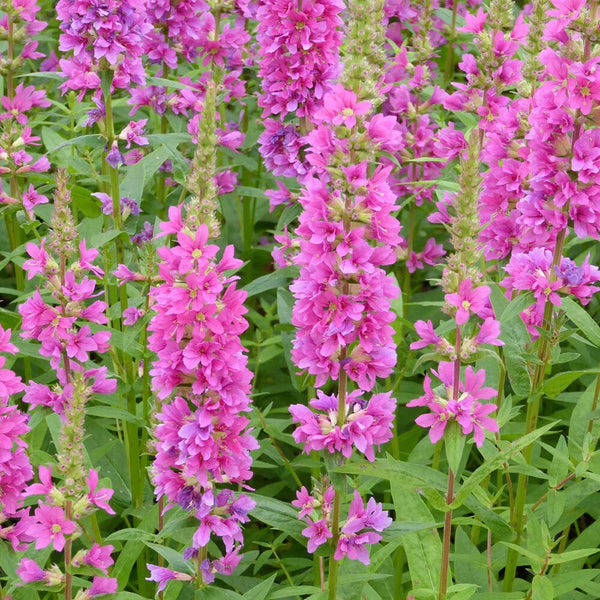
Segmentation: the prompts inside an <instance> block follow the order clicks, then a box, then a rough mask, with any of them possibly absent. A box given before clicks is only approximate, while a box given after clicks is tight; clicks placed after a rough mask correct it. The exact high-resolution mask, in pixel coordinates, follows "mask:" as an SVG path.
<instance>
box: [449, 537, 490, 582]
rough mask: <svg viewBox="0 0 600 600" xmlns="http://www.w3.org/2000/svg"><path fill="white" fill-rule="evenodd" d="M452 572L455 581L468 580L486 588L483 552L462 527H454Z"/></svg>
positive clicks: (485, 566)
mask: <svg viewBox="0 0 600 600" xmlns="http://www.w3.org/2000/svg"><path fill="white" fill-rule="evenodd" d="M453 558H454V561H453V563H454V574H455V578H456V580H457V581H468V582H471V583H473V584H475V587H476V588H477V587H480V588H481V589H486V588H487V585H488V570H487V560H486V556H485V553H482V552H480V551H479V549H478V548H477V546H475V544H473V542H472V541H471V539H470V538H469V536H468V535H467V534H466V533H465V530H464V528H463V527H457V528H456V536H455V546H454V554H453Z"/></svg>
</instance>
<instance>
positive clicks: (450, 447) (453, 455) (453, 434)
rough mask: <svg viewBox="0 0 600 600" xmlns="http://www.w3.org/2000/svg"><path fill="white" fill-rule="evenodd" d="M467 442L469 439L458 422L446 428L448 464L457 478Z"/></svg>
mask: <svg viewBox="0 0 600 600" xmlns="http://www.w3.org/2000/svg"><path fill="white" fill-rule="evenodd" d="M466 441H467V438H466V436H465V435H464V433H463V432H462V429H461V427H460V425H459V424H458V423H457V422H456V421H450V423H448V425H447V426H446V431H445V434H444V448H445V450H446V458H447V459H448V464H449V465H450V468H451V469H452V471H453V473H454V475H456V477H457V478H458V477H459V476H460V463H461V460H462V456H463V452H464V449H465V443H466Z"/></svg>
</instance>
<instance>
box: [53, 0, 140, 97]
mask: <svg viewBox="0 0 600 600" xmlns="http://www.w3.org/2000/svg"><path fill="white" fill-rule="evenodd" d="M56 15H57V18H58V20H59V21H60V30H61V34H60V38H59V47H58V48H59V50H60V51H61V52H63V53H69V55H68V57H65V58H61V59H60V61H59V62H60V69H61V72H62V75H63V76H64V77H65V78H66V80H65V81H64V83H62V85H61V89H62V91H63V93H64V92H66V91H67V90H79V99H80V100H81V99H82V98H83V96H84V94H85V92H86V91H87V90H93V91H99V90H100V83H101V80H100V72H101V71H103V70H109V69H110V70H111V71H113V79H112V86H113V87H115V88H126V87H129V86H130V85H131V84H132V83H137V84H143V83H144V82H145V79H146V73H145V70H144V66H143V64H142V54H143V52H144V49H145V48H146V44H145V40H146V37H147V35H148V34H149V33H150V31H151V30H152V25H150V23H149V22H148V21H147V18H146V3H145V2H144V1H143V0H105V1H104V2H95V1H93V0H59V1H58V2H57V4H56ZM71 52H72V54H70V53H71Z"/></svg>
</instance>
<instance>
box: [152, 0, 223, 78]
mask: <svg viewBox="0 0 600 600" xmlns="http://www.w3.org/2000/svg"><path fill="white" fill-rule="evenodd" d="M146 15H147V19H148V21H149V22H150V23H151V24H152V26H153V31H151V32H149V33H148V35H147V36H146V38H145V40H144V41H145V49H146V52H145V54H147V56H148V61H149V62H150V63H151V64H158V65H160V66H166V67H168V68H170V69H173V70H176V69H177V67H178V62H179V59H180V57H182V58H183V59H184V60H185V61H187V62H193V61H194V60H195V59H196V58H197V57H198V51H199V50H198V49H199V48H200V47H201V46H202V40H205V39H206V36H207V34H208V32H209V31H211V30H212V29H213V28H214V22H213V24H212V25H213V27H211V24H210V23H209V22H208V21H210V19H211V17H212V15H211V14H210V12H209V10H208V5H207V3H206V2H204V0H186V1H184V2H177V3H172V2H164V1H163V0H149V1H147V2H146Z"/></svg>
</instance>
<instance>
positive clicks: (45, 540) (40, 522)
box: [27, 502, 75, 552]
mask: <svg viewBox="0 0 600 600" xmlns="http://www.w3.org/2000/svg"><path fill="white" fill-rule="evenodd" d="M34 514H35V517H34V520H33V522H32V524H31V525H29V527H28V528H27V533H28V535H30V536H32V538H33V539H34V540H35V548H36V550H41V549H42V548H45V547H46V546H49V545H50V544H52V547H53V548H54V549H55V550H57V551H58V552H61V551H62V549H63V548H64V547H65V535H71V534H72V533H73V532H74V531H75V523H74V522H73V521H71V520H69V519H67V518H66V517H65V513H64V510H63V509H62V508H60V507H59V506H46V505H45V504H42V503H41V502H40V503H39V507H38V508H36V509H35V513H34Z"/></svg>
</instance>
